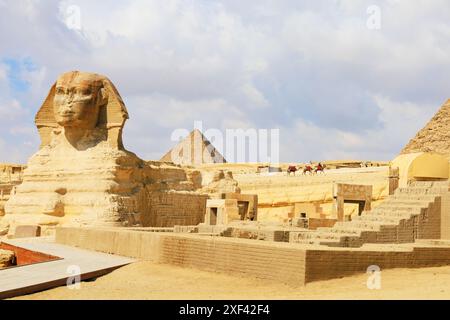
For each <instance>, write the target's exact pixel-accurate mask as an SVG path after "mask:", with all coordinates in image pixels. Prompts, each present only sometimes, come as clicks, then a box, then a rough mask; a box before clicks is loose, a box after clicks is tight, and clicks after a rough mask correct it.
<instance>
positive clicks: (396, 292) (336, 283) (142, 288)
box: [16, 262, 450, 300]
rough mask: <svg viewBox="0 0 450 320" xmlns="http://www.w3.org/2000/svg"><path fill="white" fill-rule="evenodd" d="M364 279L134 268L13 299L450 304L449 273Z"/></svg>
mask: <svg viewBox="0 0 450 320" xmlns="http://www.w3.org/2000/svg"><path fill="white" fill-rule="evenodd" d="M366 281H367V275H366V274H360V275H356V276H352V277H345V278H341V279H333V280H328V281H320V282H313V283H310V284H308V285H306V286H304V287H293V286H289V285H286V284H280V283H275V282H268V281H261V280H259V279H256V278H240V277H235V276H230V275H225V274H219V273H213V272H205V271H199V270H194V269H185V268H179V267H176V266H171V265H162V264H155V263H152V262H138V263H134V264H131V265H128V266H125V267H123V268H121V269H118V270H116V271H113V272H112V273H110V274H108V275H106V276H104V277H101V278H98V279H96V280H95V281H91V282H82V284H81V289H80V290H70V289H68V288H66V287H59V288H56V289H52V290H48V291H44V292H40V293H36V294H32V295H28V296H23V297H18V298H16V299H33V300H37V299H51V300H54V299H58V300H59V299H64V300H65V299H89V300H95V299H139V300H140V299H149V300H156V299H164V300H172V299H174V300H178V299H194V300H197V299H217V300H222V299H223V300H226V299H269V300H272V299H275V300H280V299H281V300H289V299H296V300H297V299H298V300H301V299H326V300H335V299H375V300H377V299H386V300H387V299H449V298H450V267H437V268H422V269H390V270H385V271H382V272H381V289H379V290H376V289H373V290H370V289H368V288H367V286H366Z"/></svg>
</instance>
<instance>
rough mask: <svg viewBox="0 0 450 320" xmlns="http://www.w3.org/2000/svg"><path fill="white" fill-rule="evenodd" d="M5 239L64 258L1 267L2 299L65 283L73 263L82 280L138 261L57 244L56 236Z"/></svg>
mask: <svg viewBox="0 0 450 320" xmlns="http://www.w3.org/2000/svg"><path fill="white" fill-rule="evenodd" d="M2 242H4V243H7V244H10V245H12V246H16V247H21V248H24V249H27V250H31V251H36V252H42V253H46V254H50V255H53V256H57V257H60V258H61V259H59V260H56V261H50V262H43V263H37V264H32V265H25V266H19V267H12V268H7V269H3V270H0V299H6V298H12V297H16V296H21V295H26V294H30V293H34V292H38V291H42V290H48V289H51V288H54V287H58V286H65V285H66V284H67V279H68V278H69V277H73V276H74V274H73V272H74V271H73V270H71V268H73V266H76V268H79V270H80V272H81V274H80V277H81V280H87V279H91V278H96V277H99V276H102V275H105V274H107V273H109V272H111V271H113V270H114V269H117V268H119V267H122V266H124V265H127V264H130V263H132V262H135V260H134V259H130V258H126V257H121V256H116V255H111V254H105V253H100V252H94V251H88V250H83V249H79V248H75V247H70V246H66V245H62V244H58V243H55V242H54V239H53V238H29V239H16V240H3V241H2ZM68 290H69V289H68Z"/></svg>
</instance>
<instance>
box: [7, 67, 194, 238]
mask: <svg viewBox="0 0 450 320" xmlns="http://www.w3.org/2000/svg"><path fill="white" fill-rule="evenodd" d="M126 119H128V112H127V110H126V108H125V105H124V103H123V101H122V98H121V97H120V95H119V93H118V92H117V90H116V89H115V87H114V85H113V84H112V83H111V81H110V80H109V79H108V78H106V77H104V76H101V75H97V74H92V73H85V72H78V71H73V72H68V73H65V74H63V75H62V76H60V77H59V78H58V80H57V81H56V83H55V84H54V85H53V87H52V88H51V90H50V93H49V95H48V97H47V98H46V100H45V102H44V104H43V105H42V107H41V108H40V110H39V111H38V113H37V115H36V121H35V122H36V126H37V128H38V130H39V134H40V136H41V146H40V150H39V151H38V152H37V153H36V154H34V155H33V156H32V157H31V159H30V160H29V162H28V166H27V169H26V170H25V171H24V173H23V183H22V184H21V185H19V186H17V188H16V189H15V190H14V191H13V192H12V194H11V197H10V199H9V200H8V202H7V203H6V205H5V212H6V216H5V217H4V219H6V220H7V221H8V223H10V224H11V226H12V227H13V226H17V225H20V224H32V225H40V226H43V227H44V228H43V235H46V229H51V228H53V227H54V226H55V225H58V224H61V223H67V222H70V223H75V224H81V225H86V224H89V225H92V224H95V225H112V226H123V225H130V224H132V225H138V224H140V215H142V214H150V213H149V212H150V211H151V208H149V207H148V204H149V198H150V197H151V193H152V192H154V191H158V192H165V191H183V192H193V191H195V188H196V185H198V181H195V180H198V179H197V176H198V174H196V173H195V172H189V173H187V172H186V171H185V170H183V169H182V168H180V167H177V166H171V165H169V164H162V163H150V162H149V163H147V162H145V161H143V160H142V159H140V158H138V157H137V156H136V155H135V154H133V153H131V152H129V151H127V150H125V148H124V146H123V143H122V129H123V127H124V124H125V121H126ZM11 232H13V231H11V230H10V233H11Z"/></svg>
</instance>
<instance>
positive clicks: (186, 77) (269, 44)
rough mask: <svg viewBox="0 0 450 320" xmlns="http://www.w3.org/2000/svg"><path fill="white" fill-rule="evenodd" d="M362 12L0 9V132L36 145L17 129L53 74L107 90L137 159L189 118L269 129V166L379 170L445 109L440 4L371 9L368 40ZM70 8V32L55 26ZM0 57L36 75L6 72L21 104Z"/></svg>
mask: <svg viewBox="0 0 450 320" xmlns="http://www.w3.org/2000/svg"><path fill="white" fill-rule="evenodd" d="M372 2H373V1H364V0H361V1H354V0H347V1H332V2H329V1H327V2H322V1H312V0H311V1H302V2H298V1H283V2H279V1H269V0H265V1H236V0H229V1H226V2H225V1H222V2H221V1H200V0H197V1H181V0H168V1H156V0H155V1H147V0H127V1H120V2H118V1H114V2H113V1H106V0H103V1H87V0H77V1H75V0H74V1H71V0H67V1H62V2H60V1H58V0H46V1H27V0H22V1H12V0H11V1H0V5H3V3H7V4H8V6H4V7H3V6H2V10H1V11H0V42H1V43H8V46H5V47H4V48H3V47H2V52H1V53H0V97H1V98H0V124H1V126H0V127H2V128H3V129H0V134H1V135H2V137H3V140H4V141H5V142H4V143H5V146H7V147H11V146H18V147H17V148H22V149H21V150H24V151H23V153H22V154H23V155H29V153H30V152H31V151H32V150H33V148H30V147H26V148H25V146H23V144H22V142H23V141H28V142H30V141H31V142H32V143H34V144H35V145H34V148H36V147H37V143H38V138H37V137H36V138H35V139H34V140H30V139H29V138H30V137H29V134H30V132H31V131H30V130H29V129H24V128H29V127H32V124H33V117H34V114H35V112H36V111H37V109H38V108H39V106H40V105H41V103H42V101H43V99H44V98H45V96H46V94H47V92H48V89H49V87H50V85H51V84H52V83H53V82H54V81H55V79H56V77H57V76H58V74H60V73H62V72H65V71H68V70H74V69H80V70H86V71H93V72H98V73H102V74H105V75H107V76H109V77H110V78H111V80H112V81H113V82H114V83H115V84H116V86H117V87H118V89H119V91H120V93H121V95H122V96H123V98H124V100H125V102H126V104H127V107H128V109H129V112H130V117H131V119H130V121H129V122H128V123H127V126H126V128H125V137H124V140H125V142H126V144H127V146H129V148H130V149H131V150H132V151H135V152H136V153H138V154H139V155H142V156H143V157H145V158H148V159H151V158H154V159H157V158H159V156H160V155H161V154H162V153H164V151H166V150H167V149H168V148H170V146H171V142H170V141H169V137H170V132H171V130H173V129H175V128H179V127H186V128H187V129H190V128H191V127H192V125H193V121H194V120H203V122H204V123H205V124H206V126H207V127H214V128H219V129H221V130H224V129H226V128H228V127H243V128H248V127H250V126H253V127H255V128H266V129H270V128H280V130H281V131H280V132H281V136H282V137H285V139H284V140H283V141H282V148H281V149H282V155H281V160H282V161H283V160H285V161H294V160H296V159H297V158H299V157H306V160H309V159H308V158H310V157H311V158H337V157H353V158H361V157H363V158H367V157H371V158H383V159H388V158H390V157H393V156H394V155H395V154H396V153H397V152H398V151H399V150H400V148H401V146H402V145H403V144H404V143H406V142H407V140H408V139H409V138H410V137H411V136H412V135H413V134H414V133H415V131H416V130H417V129H419V128H420V127H421V126H422V125H424V124H425V122H426V121H427V120H428V118H429V117H430V116H431V115H432V114H433V112H435V111H436V110H437V108H438V107H439V105H440V104H441V103H442V101H444V100H446V99H447V98H448V95H449V94H448V92H447V91H448V83H450V74H449V73H448V72H447V71H446V69H447V68H448V65H450V55H448V54H447V53H448V52H449V51H450V41H449V38H450V23H449V22H448V16H449V14H450V5H449V3H448V1H446V0H433V1H425V0H417V1H415V2H414V3H412V2H409V1H377V4H378V5H379V6H380V8H381V13H382V15H381V17H382V21H381V29H380V30H379V31H371V30H369V29H367V27H366V19H367V17H368V16H367V12H366V9H367V7H368V5H371V4H373V3H372ZM72 4H75V5H78V6H79V7H80V13H81V30H80V31H76V30H69V29H68V28H67V27H66V26H65V24H64V19H63V15H64V10H65V8H67V6H69V5H72ZM5 58H9V59H16V60H19V61H20V60H23V59H26V58H29V59H31V60H32V61H33V62H34V64H35V65H36V67H35V68H34V69H32V70H22V72H21V74H20V79H21V80H22V81H25V82H29V83H30V87H29V89H28V91H27V92H25V93H20V92H15V91H14V90H12V89H11V88H12V87H13V86H12V85H11V84H12V82H11V79H9V74H8V72H9V69H8V67H7V65H6V64H4V63H3V62H2V61H3V59H5ZM2 115H3V117H1V116H2ZM20 128H22V129H20ZM8 157H9V156H8V154H6V158H7V159H8ZM0 160H1V159H0ZM23 161H25V158H24V159H23Z"/></svg>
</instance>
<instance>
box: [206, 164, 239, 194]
mask: <svg viewBox="0 0 450 320" xmlns="http://www.w3.org/2000/svg"><path fill="white" fill-rule="evenodd" d="M202 192H205V193H209V194H223V193H241V188H239V186H238V182H237V181H236V180H234V178H233V173H232V172H231V171H227V172H226V173H224V171H223V170H219V171H217V172H216V173H215V174H214V178H213V180H212V181H211V183H209V184H208V185H207V186H206V187H204V188H203V189H202Z"/></svg>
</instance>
